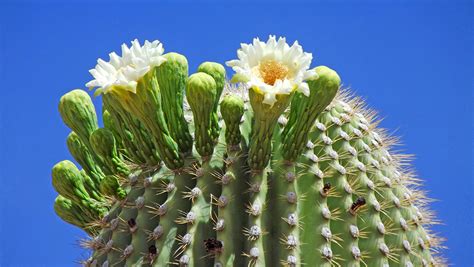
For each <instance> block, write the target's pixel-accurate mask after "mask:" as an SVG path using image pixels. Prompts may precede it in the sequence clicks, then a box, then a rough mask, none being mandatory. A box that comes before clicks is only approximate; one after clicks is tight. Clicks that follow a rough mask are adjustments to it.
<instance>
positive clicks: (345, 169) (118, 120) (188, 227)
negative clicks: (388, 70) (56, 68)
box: [52, 36, 446, 267]
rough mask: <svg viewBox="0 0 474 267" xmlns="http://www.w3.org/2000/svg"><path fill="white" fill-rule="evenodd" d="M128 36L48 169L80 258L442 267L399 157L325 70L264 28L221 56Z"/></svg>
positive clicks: (422, 202)
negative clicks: (62, 156)
mask: <svg viewBox="0 0 474 267" xmlns="http://www.w3.org/2000/svg"><path fill="white" fill-rule="evenodd" d="M163 52H164V49H163V46H162V44H161V43H160V42H158V41H155V42H148V41H147V42H145V44H144V45H140V43H139V42H138V41H137V40H135V41H134V42H132V46H131V47H130V48H129V47H128V46H126V45H123V46H122V55H117V54H115V53H111V54H110V61H109V62H105V61H103V60H99V61H98V65H97V67H96V68H95V69H94V70H91V74H92V75H93V76H94V78H95V79H94V80H93V81H91V82H89V83H88V84H87V85H88V86H89V87H97V88H98V89H97V91H96V93H97V94H102V99H103V103H104V105H103V109H104V111H103V121H104V127H102V128H101V127H99V125H98V123H97V121H98V119H97V115H96V112H95V108H94V106H93V104H92V101H91V99H90V97H89V96H88V94H87V93H86V92H85V91H82V90H79V89H76V90H73V91H71V92H69V93H67V94H65V95H64V96H63V97H62V98H61V101H60V105H59V111H60V113H61V115H62V118H63V120H64V122H65V124H66V125H67V126H68V127H69V128H70V129H71V133H70V134H69V136H68V137H67V145H68V149H69V150H70V152H71V155H72V156H73V158H74V159H75V160H76V161H77V162H78V163H79V164H80V166H81V167H82V170H81V169H79V168H78V167H77V166H76V165H75V164H74V163H72V162H70V161H68V160H65V161H61V162H59V163H58V164H56V165H55V166H54V167H53V171H52V182H53V186H54V188H55V189H56V191H57V192H58V193H59V195H58V197H57V198H56V200H55V203H54V209H55V211H56V213H57V215H58V216H60V217H61V218H62V219H63V220H64V221H66V222H68V223H70V224H73V225H75V226H77V227H80V228H82V229H83V230H84V231H86V232H87V234H88V235H89V236H90V237H89V238H88V239H86V240H83V241H81V244H82V245H83V246H84V247H86V248H88V249H90V250H91V254H90V256H89V257H88V258H87V259H85V260H84V261H83V264H84V265H85V266H95V267H98V266H104V267H106V266H169V265H177V266H216V267H218V266H445V265H446V263H445V260H444V259H443V258H442V256H441V255H440V249H441V248H442V244H441V243H442V238H440V237H437V236H436V234H435V233H433V232H432V231H431V230H430V225H431V224H433V223H436V220H435V218H434V215H433V213H432V212H431V211H429V208H428V204H429V199H428V198H427V197H426V196H425V194H424V192H423V191H421V190H419V189H418V186H419V180H418V179H417V178H416V177H414V175H413V173H412V172H411V171H410V169H409V168H407V166H408V163H409V157H407V156H405V155H400V154H397V153H395V152H393V146H394V145H396V143H397V141H396V139H395V138H394V137H390V136H388V135H387V134H386V131H385V130H383V129H379V128H377V124H378V122H377V121H376V114H375V112H373V111H371V110H369V109H367V108H366V107H365V104H364V103H363V102H362V101H361V100H360V99H359V98H357V97H353V96H352V95H351V94H350V93H348V92H347V91H345V90H341V79H340V77H339V76H338V74H337V73H336V72H335V71H334V70H331V69H330V68H328V67H326V66H319V67H316V68H313V69H310V64H311V59H312V56H311V54H309V53H305V52H304V51H303V50H302V47H301V46H300V45H299V44H298V43H297V42H295V44H293V45H292V46H289V45H288V44H287V43H286V40H285V39H284V38H279V39H278V40H277V39H276V38H275V37H273V36H271V37H270V38H269V40H268V41H267V42H262V41H260V40H258V39H255V40H254V41H253V43H252V44H243V45H242V48H241V49H240V50H239V51H238V58H239V59H238V60H232V61H229V62H227V64H228V65H229V66H231V67H232V68H233V69H234V71H235V72H236V73H235V75H234V77H233V78H232V81H234V82H235V81H237V82H240V83H239V84H237V85H230V84H229V83H228V82H226V72H225V68H224V67H223V66H222V65H221V64H219V63H215V62H204V63H202V64H201V65H200V66H199V68H198V69H197V72H196V73H194V74H191V75H189V73H188V63H187V59H186V58H185V57H184V56H183V55H180V54H178V53H168V54H164V55H163Z"/></svg>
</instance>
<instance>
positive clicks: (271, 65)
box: [258, 60, 289, 85]
mask: <svg viewBox="0 0 474 267" xmlns="http://www.w3.org/2000/svg"><path fill="white" fill-rule="evenodd" d="M258 70H259V72H260V76H261V77H262V79H263V81H264V82H265V83H266V84H269V85H274V84H275V81H276V80H283V79H284V78H285V77H286V76H287V75H288V72H289V70H288V67H287V66H285V65H283V64H281V63H280V62H277V61H275V60H267V61H264V62H262V63H260V65H259V68H258Z"/></svg>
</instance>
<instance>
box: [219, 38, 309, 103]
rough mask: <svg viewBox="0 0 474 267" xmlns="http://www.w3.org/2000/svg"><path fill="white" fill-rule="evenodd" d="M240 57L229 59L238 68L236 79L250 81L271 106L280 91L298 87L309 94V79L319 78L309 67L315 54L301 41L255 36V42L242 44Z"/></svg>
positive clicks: (248, 83)
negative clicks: (309, 51) (300, 43)
mask: <svg viewBox="0 0 474 267" xmlns="http://www.w3.org/2000/svg"><path fill="white" fill-rule="evenodd" d="M237 57H238V59H235V60H230V61H227V62H226V64H227V66H229V67H232V69H233V70H234V71H235V72H236V73H235V75H234V77H233V78H232V82H243V83H246V84H247V86H248V87H249V88H253V89H254V90H256V91H257V92H261V93H262V94H263V95H264V100H263V103H265V104H269V105H271V106H272V105H273V104H274V103H275V102H276V95H278V94H286V95H288V94H290V93H292V92H293V91H294V90H298V91H300V92H302V93H303V94H305V95H306V96H308V95H309V87H308V84H307V83H306V82H305V81H306V80H310V79H315V78H317V74H316V71H314V70H309V67H310V64H311V60H312V58H313V56H312V55H311V54H310V53H305V52H303V48H302V47H301V46H300V45H299V44H298V41H295V42H294V43H293V45H292V46H289V45H288V44H287V43H286V39H285V38H284V37H279V38H278V41H277V40H276V38H275V36H272V35H271V36H270V37H269V39H268V41H267V42H266V43H265V42H262V41H260V40H259V39H258V38H254V39H253V43H252V44H241V48H240V49H239V50H237Z"/></svg>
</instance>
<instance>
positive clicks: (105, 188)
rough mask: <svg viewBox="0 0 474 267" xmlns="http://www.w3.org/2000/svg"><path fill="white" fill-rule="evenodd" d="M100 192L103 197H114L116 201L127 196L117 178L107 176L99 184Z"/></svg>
mask: <svg viewBox="0 0 474 267" xmlns="http://www.w3.org/2000/svg"><path fill="white" fill-rule="evenodd" d="M100 192H102V194H104V195H108V196H114V197H116V198H117V199H120V200H122V199H124V198H125V197H126V196H127V193H126V192H125V190H124V189H123V188H122V187H121V186H120V184H119V182H118V180H117V177H115V176H113V175H107V176H106V177H105V178H104V179H103V180H102V182H101V183H100Z"/></svg>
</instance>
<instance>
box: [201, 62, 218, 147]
mask: <svg viewBox="0 0 474 267" xmlns="http://www.w3.org/2000/svg"><path fill="white" fill-rule="evenodd" d="M198 72H204V73H206V74H209V75H210V76H211V77H212V78H213V79H214V81H215V82H216V98H215V101H214V107H213V110H212V115H211V128H212V132H211V134H212V138H213V139H217V138H218V137H219V131H220V127H219V117H218V116H217V108H218V104H219V99H220V96H221V94H222V91H223V90H224V86H225V68H224V66H222V65H221V64H219V63H215V62H204V63H202V64H201V65H199V67H198Z"/></svg>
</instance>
